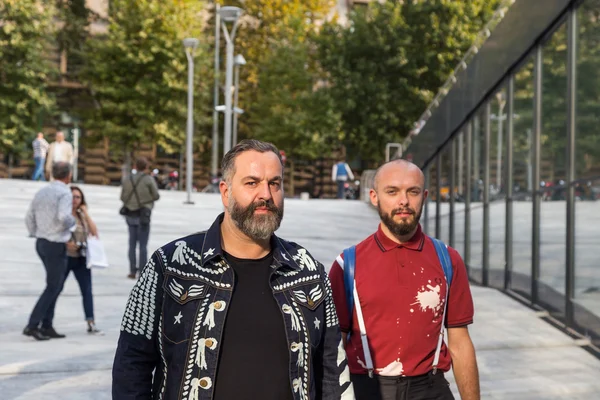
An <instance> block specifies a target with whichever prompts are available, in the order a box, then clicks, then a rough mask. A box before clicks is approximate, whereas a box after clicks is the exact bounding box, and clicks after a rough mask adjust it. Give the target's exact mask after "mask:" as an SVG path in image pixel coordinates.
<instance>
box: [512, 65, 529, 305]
mask: <svg viewBox="0 0 600 400" xmlns="http://www.w3.org/2000/svg"><path fill="white" fill-rule="evenodd" d="M533 69H534V68H533V56H529V58H528V59H527V60H526V62H525V64H524V65H523V66H522V67H521V69H520V70H519V71H518V72H517V74H516V75H515V80H514V81H515V83H514V92H515V94H514V112H515V115H514V116H513V118H514V122H513V124H514V127H513V181H514V182H513V185H514V187H513V232H512V233H513V272H512V276H511V289H513V290H515V291H517V292H519V293H521V294H523V295H526V296H530V295H531V226H532V223H533V205H532V202H531V199H532V195H531V193H532V189H533V188H532V181H533V173H532V170H533V168H532V161H533V157H532V140H533Z"/></svg>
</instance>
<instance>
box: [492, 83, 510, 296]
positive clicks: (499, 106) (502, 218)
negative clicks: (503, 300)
mask: <svg viewBox="0 0 600 400" xmlns="http://www.w3.org/2000/svg"><path fill="white" fill-rule="evenodd" d="M490 105H491V111H492V114H491V115H490V120H491V121H490V125H491V132H490V159H489V163H490V257H489V260H490V285H492V286H495V287H504V267H505V264H506V263H505V254H504V248H505V246H504V242H505V239H506V237H505V234H506V188H505V185H504V183H505V182H506V176H505V174H506V172H505V171H506V170H505V168H504V167H505V166H504V165H503V163H502V161H503V160H504V159H505V156H506V132H507V129H506V128H507V123H506V122H507V120H508V114H507V113H506V112H507V111H508V110H507V108H506V90H505V89H501V90H500V91H499V92H497V93H496V95H495V96H493V97H492V100H491V104H490Z"/></svg>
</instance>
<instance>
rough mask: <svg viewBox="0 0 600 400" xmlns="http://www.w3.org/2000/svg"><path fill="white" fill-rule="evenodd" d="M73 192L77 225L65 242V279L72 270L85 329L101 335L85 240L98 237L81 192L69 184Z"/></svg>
mask: <svg viewBox="0 0 600 400" xmlns="http://www.w3.org/2000/svg"><path fill="white" fill-rule="evenodd" d="M71 193H72V194H73V216H74V217H75V219H76V220H77V227H76V229H75V231H74V232H73V234H72V238H71V240H70V241H69V242H67V256H68V260H69V262H68V268H67V273H66V275H65V281H66V279H67V277H68V276H69V273H70V272H71V271H73V274H74V275H75V279H77V283H79V289H80V290H81V295H82V297H83V310H84V313H85V319H86V321H87V331H88V333H89V334H92V335H98V334H100V335H102V334H103V333H102V331H101V330H99V329H98V328H96V324H95V322H94V298H93V295H92V271H91V269H89V268H88V266H87V240H88V236H93V237H98V229H97V228H96V224H95V223H94V221H93V220H92V218H91V217H90V215H89V214H88V212H87V204H86V202H85V197H84V195H83V192H82V191H81V189H80V188H78V187H77V186H71Z"/></svg>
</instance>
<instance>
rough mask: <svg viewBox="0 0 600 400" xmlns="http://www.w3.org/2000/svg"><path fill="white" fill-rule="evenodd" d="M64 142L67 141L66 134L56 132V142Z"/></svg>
mask: <svg viewBox="0 0 600 400" xmlns="http://www.w3.org/2000/svg"><path fill="white" fill-rule="evenodd" d="M63 140H65V135H64V133H62V132H56V141H57V142H59V143H60V142H62V141H63Z"/></svg>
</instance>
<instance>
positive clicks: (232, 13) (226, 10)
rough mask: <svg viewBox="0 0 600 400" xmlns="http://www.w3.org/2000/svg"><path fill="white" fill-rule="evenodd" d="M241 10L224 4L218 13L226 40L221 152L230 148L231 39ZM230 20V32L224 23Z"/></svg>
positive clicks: (231, 108)
mask: <svg viewBox="0 0 600 400" xmlns="http://www.w3.org/2000/svg"><path fill="white" fill-rule="evenodd" d="M242 13H243V11H242V9H241V8H239V7H231V6H225V7H221V8H220V9H219V15H220V17H221V20H222V21H223V24H222V25H221V26H222V28H223V35H224V36H225V40H226V41H227V67H226V74H225V133H224V138H223V154H226V153H227V152H228V151H229V150H230V149H231V123H232V118H231V114H232V111H233V107H232V104H231V103H232V101H231V100H232V99H231V86H232V85H233V82H232V81H233V50H234V49H233V41H234V40H235V32H236V31H237V27H238V21H239V18H240V16H241V15H242ZM227 22H231V23H232V24H233V26H232V27H231V33H229V31H228V30H227V26H226V23H227Z"/></svg>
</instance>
